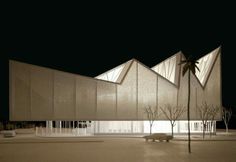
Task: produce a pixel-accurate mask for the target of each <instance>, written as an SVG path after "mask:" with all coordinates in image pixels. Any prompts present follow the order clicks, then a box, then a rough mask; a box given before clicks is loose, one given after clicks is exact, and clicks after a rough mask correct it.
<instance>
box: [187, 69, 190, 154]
mask: <svg viewBox="0 0 236 162" xmlns="http://www.w3.org/2000/svg"><path fill="white" fill-rule="evenodd" d="M190 93H191V91H190V69H189V70H188V110H187V117H188V152H189V153H191V143H190V142H191V139H190V121H189V120H190V112H189V111H190Z"/></svg>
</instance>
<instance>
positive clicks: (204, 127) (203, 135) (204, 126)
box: [202, 122, 206, 139]
mask: <svg viewBox="0 0 236 162" xmlns="http://www.w3.org/2000/svg"><path fill="white" fill-rule="evenodd" d="M205 131H206V124H205V123H204V122H203V131H202V138H203V139H204V138H205Z"/></svg>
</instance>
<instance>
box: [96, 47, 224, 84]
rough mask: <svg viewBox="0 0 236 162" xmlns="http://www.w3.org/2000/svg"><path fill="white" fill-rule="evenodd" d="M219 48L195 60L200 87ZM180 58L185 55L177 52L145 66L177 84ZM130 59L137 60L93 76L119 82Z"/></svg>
mask: <svg viewBox="0 0 236 162" xmlns="http://www.w3.org/2000/svg"><path fill="white" fill-rule="evenodd" d="M219 50H220V47H218V48H217V49H215V50H213V51H212V52H210V53H208V54H207V55H205V56H203V57H201V58H200V59H198V60H197V61H198V62H199V64H197V66H198V68H199V70H200V71H198V70H196V74H195V75H196V78H197V80H198V81H199V83H200V84H201V86H202V87H204V86H205V84H206V82H207V78H208V76H209V75H210V72H211V69H212V67H213V65H214V62H215V60H216V58H217V54H218V53H219ZM181 58H182V59H184V58H185V56H184V55H183V54H182V52H178V53H176V54H174V55H173V56H171V57H169V58H167V59H166V60H164V61H162V62H160V63H159V64H157V65H155V66H154V67H152V68H149V67H147V66H145V67H146V68H148V69H149V70H150V71H153V72H155V73H156V74H158V75H160V76H162V77H163V78H165V79H167V80H168V81H169V82H170V83H172V84H174V85H176V86H178V84H179V75H180V66H179V65H178V64H179V62H180V60H181ZM132 61H137V60H136V59H131V60H129V61H127V62H125V63H123V64H121V65H119V66H117V67H115V68H113V69H111V70H109V71H107V72H105V73H102V74H100V75H98V76H96V77H95V78H96V79H100V80H105V81H110V82H114V83H121V82H122V80H123V79H124V77H125V76H126V73H127V72H128V70H129V67H130V66H131V63H132Z"/></svg>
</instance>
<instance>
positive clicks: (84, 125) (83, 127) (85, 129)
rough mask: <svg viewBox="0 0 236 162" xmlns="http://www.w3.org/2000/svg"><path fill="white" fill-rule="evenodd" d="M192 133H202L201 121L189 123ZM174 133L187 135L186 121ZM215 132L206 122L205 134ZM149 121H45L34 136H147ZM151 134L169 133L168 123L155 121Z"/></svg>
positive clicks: (177, 123)
mask: <svg viewBox="0 0 236 162" xmlns="http://www.w3.org/2000/svg"><path fill="white" fill-rule="evenodd" d="M190 130H191V132H192V133H202V131H203V125H202V122H201V121H197V120H196V121H190ZM173 131H174V133H177V134H178V133H187V132H188V123H187V121H176V124H175V126H174V129H173ZM210 131H211V132H213V133H215V132H216V122H215V121H214V122H213V126H212V127H211V125H210V122H207V125H206V133H209V132H210ZM149 132H150V124H149V121H46V127H38V128H36V135H42V136H61V135H62V136H63V135H64V136H84V135H94V134H147V133H149ZM152 133H171V124H170V122H169V121H155V122H154V124H153V126H152Z"/></svg>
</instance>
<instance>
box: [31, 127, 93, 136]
mask: <svg viewBox="0 0 236 162" xmlns="http://www.w3.org/2000/svg"><path fill="white" fill-rule="evenodd" d="M35 135H36V136H48V137H68V136H69V137H73V136H92V135H94V132H93V130H92V129H91V128H48V127H36V131H35Z"/></svg>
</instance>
